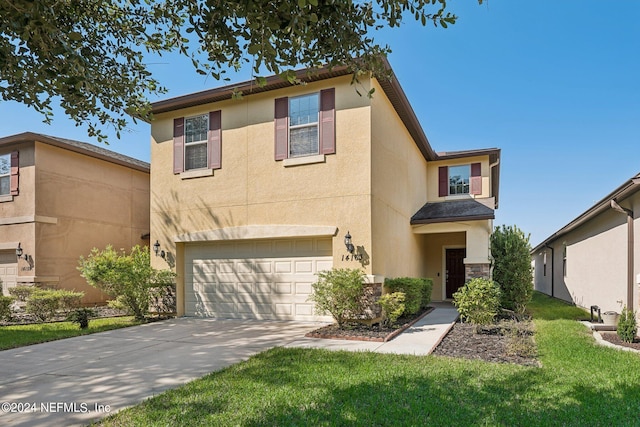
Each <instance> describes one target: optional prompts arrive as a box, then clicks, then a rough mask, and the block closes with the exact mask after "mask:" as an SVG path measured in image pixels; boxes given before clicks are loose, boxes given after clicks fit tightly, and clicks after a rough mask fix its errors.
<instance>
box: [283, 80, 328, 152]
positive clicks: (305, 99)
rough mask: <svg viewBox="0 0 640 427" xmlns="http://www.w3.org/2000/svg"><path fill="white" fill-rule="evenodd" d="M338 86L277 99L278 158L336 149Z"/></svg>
mask: <svg viewBox="0 0 640 427" xmlns="http://www.w3.org/2000/svg"><path fill="white" fill-rule="evenodd" d="M335 96H336V95H335V89H334V88H330V89H324V90H321V91H320V92H319V93H318V92H316V93H310V94H306V95H302V96H295V97H291V98H289V97H283V98H277V99H276V100H275V106H274V113H275V114H274V122H275V156H274V157H275V160H285V159H290V158H295V157H309V156H318V155H325V154H335V152H336V136H335V135H336V131H335Z"/></svg>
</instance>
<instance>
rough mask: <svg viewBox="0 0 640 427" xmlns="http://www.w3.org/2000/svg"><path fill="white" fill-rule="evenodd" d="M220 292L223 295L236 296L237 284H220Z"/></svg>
mask: <svg viewBox="0 0 640 427" xmlns="http://www.w3.org/2000/svg"><path fill="white" fill-rule="evenodd" d="M218 292H219V293H221V294H235V293H236V284H235V283H220V284H218Z"/></svg>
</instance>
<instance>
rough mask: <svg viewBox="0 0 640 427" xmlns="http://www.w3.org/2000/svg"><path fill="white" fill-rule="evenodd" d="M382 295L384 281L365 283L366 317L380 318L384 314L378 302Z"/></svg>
mask: <svg viewBox="0 0 640 427" xmlns="http://www.w3.org/2000/svg"><path fill="white" fill-rule="evenodd" d="M381 296H382V283H366V284H365V285H364V300H365V301H364V303H365V307H366V308H365V313H364V316H363V317H364V319H365V320H367V319H378V318H379V317H380V316H382V308H381V307H380V305H378V304H376V302H377V301H378V299H379V298H380V297H381Z"/></svg>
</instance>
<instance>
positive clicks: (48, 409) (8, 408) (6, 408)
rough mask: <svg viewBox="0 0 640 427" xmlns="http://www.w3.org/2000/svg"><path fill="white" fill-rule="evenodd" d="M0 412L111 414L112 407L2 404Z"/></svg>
mask: <svg viewBox="0 0 640 427" xmlns="http://www.w3.org/2000/svg"><path fill="white" fill-rule="evenodd" d="M0 411H2V412H4V413H14V414H27V413H32V412H44V413H56V412H62V413H73V414H87V413H89V412H97V413H109V412H111V405H105V404H103V403H98V402H91V403H90V402H2V403H1V404H0Z"/></svg>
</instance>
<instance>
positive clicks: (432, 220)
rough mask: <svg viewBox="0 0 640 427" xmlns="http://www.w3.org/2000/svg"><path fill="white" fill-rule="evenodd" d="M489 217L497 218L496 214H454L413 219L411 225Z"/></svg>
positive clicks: (485, 218)
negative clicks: (462, 215) (461, 215)
mask: <svg viewBox="0 0 640 427" xmlns="http://www.w3.org/2000/svg"><path fill="white" fill-rule="evenodd" d="M487 219H495V215H472V216H464V217H460V216H457V217H456V216H452V217H443V218H428V219H417V220H413V219H412V220H411V225H423V224H437V223H442V222H462V221H482V220H487Z"/></svg>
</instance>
